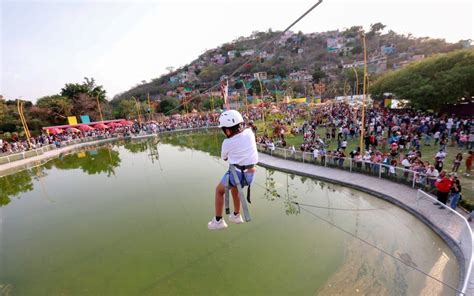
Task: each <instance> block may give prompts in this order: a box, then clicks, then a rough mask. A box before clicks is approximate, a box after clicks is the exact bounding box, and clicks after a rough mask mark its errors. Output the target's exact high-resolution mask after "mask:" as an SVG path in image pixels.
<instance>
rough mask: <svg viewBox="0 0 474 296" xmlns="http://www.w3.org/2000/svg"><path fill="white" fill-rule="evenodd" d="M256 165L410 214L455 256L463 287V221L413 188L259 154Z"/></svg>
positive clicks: (471, 283)
mask: <svg viewBox="0 0 474 296" xmlns="http://www.w3.org/2000/svg"><path fill="white" fill-rule="evenodd" d="M259 159H260V161H259V165H261V166H263V167H266V168H270V169H275V170H279V171H283V172H287V173H293V174H297V175H303V176H307V177H313V178H316V179H319V180H323V181H327V182H330V183H335V184H340V185H343V186H346V187H351V188H354V189H358V190H360V191H364V192H367V193H370V194H372V195H375V196H377V197H380V198H383V199H385V200H387V201H389V202H391V203H393V204H396V205H398V206H400V207H402V208H403V209H405V210H407V211H409V212H410V213H412V214H413V215H415V216H416V217H417V218H419V219H420V220H422V221H423V222H424V223H425V224H427V225H428V226H429V227H430V228H432V229H433V230H434V231H435V232H437V233H438V234H439V235H440V236H441V237H442V238H443V239H444V240H445V241H446V242H447V243H448V245H449V246H450V247H451V249H452V250H453V251H454V253H455V254H456V256H457V258H458V261H459V265H460V268H461V274H460V276H461V277H460V283H459V286H458V289H459V290H461V289H462V287H463V285H464V281H463V279H464V277H465V274H466V272H467V270H468V266H469V265H470V264H471V258H472V257H473V245H472V236H471V235H470V234H469V232H468V231H469V230H468V227H467V225H466V222H465V221H463V220H462V219H461V218H460V217H459V216H457V215H456V214H455V213H453V212H451V211H449V210H447V209H443V210H440V209H438V207H437V206H434V205H433V200H431V199H429V198H428V197H426V196H424V195H420V194H419V193H418V191H417V190H416V189H413V188H410V187H409V186H406V185H403V184H398V183H394V182H392V181H389V180H385V179H379V178H377V177H371V176H367V175H364V174H358V173H350V172H348V171H343V170H340V169H333V168H327V167H323V166H317V165H314V164H308V163H302V162H297V161H291V160H285V159H281V158H276V157H272V156H270V155H268V154H263V153H259ZM466 295H474V274H473V273H471V275H470V277H469V280H468V288H467V291H466Z"/></svg>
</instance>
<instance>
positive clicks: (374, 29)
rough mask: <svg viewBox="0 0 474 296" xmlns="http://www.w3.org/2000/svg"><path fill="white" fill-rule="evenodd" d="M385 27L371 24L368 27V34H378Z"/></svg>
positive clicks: (379, 24) (380, 24)
mask: <svg viewBox="0 0 474 296" xmlns="http://www.w3.org/2000/svg"><path fill="white" fill-rule="evenodd" d="M385 27H386V26H385V25H384V24H382V23H380V22H378V23H375V24H371V25H370V32H373V33H374V34H375V33H379V32H380V31H382V30H383V29H385Z"/></svg>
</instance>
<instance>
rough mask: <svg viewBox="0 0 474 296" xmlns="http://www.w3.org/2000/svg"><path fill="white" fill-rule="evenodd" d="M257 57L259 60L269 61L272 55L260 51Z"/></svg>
mask: <svg viewBox="0 0 474 296" xmlns="http://www.w3.org/2000/svg"><path fill="white" fill-rule="evenodd" d="M258 57H259V58H261V59H269V58H271V57H273V54H270V53H268V52H266V51H262V52H260V53H259V54H258Z"/></svg>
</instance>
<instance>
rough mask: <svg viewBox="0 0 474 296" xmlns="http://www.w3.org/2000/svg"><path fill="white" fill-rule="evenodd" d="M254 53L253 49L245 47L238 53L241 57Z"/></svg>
mask: <svg viewBox="0 0 474 296" xmlns="http://www.w3.org/2000/svg"><path fill="white" fill-rule="evenodd" d="M254 54H255V49H247V50H244V51H242V52H241V53H240V55H241V56H243V57H248V56H253V55H254Z"/></svg>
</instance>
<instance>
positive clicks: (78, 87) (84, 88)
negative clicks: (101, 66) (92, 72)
mask: <svg viewBox="0 0 474 296" xmlns="http://www.w3.org/2000/svg"><path fill="white" fill-rule="evenodd" d="M81 94H84V95H88V96H90V97H92V98H94V99H95V98H97V97H98V98H99V101H102V102H104V101H106V91H105V90H104V87H103V86H102V85H96V83H95V79H94V78H87V77H84V82H83V83H66V85H65V86H64V87H63V88H62V89H61V95H62V96H65V97H68V98H70V99H71V100H73V101H74V100H75V99H76V98H78V97H79V96H80V95H81Z"/></svg>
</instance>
